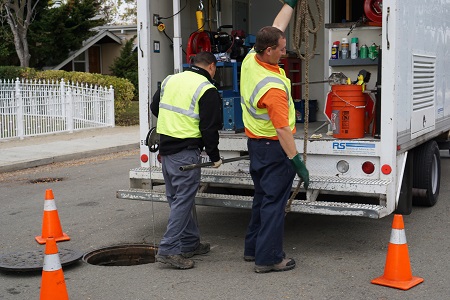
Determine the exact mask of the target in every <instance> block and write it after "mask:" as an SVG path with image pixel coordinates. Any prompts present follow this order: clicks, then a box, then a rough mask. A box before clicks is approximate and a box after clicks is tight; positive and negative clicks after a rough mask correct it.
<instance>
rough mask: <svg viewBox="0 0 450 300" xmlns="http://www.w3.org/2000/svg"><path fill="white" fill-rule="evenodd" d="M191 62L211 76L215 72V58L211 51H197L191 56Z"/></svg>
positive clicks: (212, 76)
mask: <svg viewBox="0 0 450 300" xmlns="http://www.w3.org/2000/svg"><path fill="white" fill-rule="evenodd" d="M192 64H193V65H194V66H197V67H200V68H202V69H205V70H206V71H208V73H209V74H210V75H211V78H214V75H215V74H216V64H217V59H216V57H215V56H214V54H212V53H211V52H205V51H203V52H199V53H197V54H196V55H195V56H194V57H192Z"/></svg>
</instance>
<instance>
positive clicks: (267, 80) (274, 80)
mask: <svg viewBox="0 0 450 300" xmlns="http://www.w3.org/2000/svg"><path fill="white" fill-rule="evenodd" d="M269 83H275V84H281V85H283V86H284V90H285V91H286V98H287V99H289V89H288V87H287V86H286V85H285V84H284V82H283V80H281V79H280V78H277V77H266V78H264V79H263V80H261V81H260V82H258V84H257V85H256V88H255V89H254V90H253V93H252V95H251V96H250V99H249V102H250V105H251V106H250V107H248V106H247V105H245V102H244V98H242V96H241V103H242V104H244V105H245V107H246V108H247V111H248V113H249V114H251V115H252V117H253V118H255V119H262V120H266V121H268V120H270V119H269V115H268V114H267V113H263V114H257V113H256V107H257V105H258V101H259V99H260V98H258V99H257V100H258V101H256V103H255V99H256V96H257V95H258V93H259V92H260V91H261V89H262V88H264V87H265V86H266V85H267V84H269Z"/></svg>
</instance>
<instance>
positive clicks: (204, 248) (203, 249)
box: [181, 243, 211, 258]
mask: <svg viewBox="0 0 450 300" xmlns="http://www.w3.org/2000/svg"><path fill="white" fill-rule="evenodd" d="M210 249H211V245H210V244H209V243H200V244H198V246H197V248H195V250H194V251H191V252H186V253H181V255H182V256H183V257H184V258H191V257H192V256H194V255H202V254H206V253H208V252H209V250H210Z"/></svg>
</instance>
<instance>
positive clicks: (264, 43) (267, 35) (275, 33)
mask: <svg viewBox="0 0 450 300" xmlns="http://www.w3.org/2000/svg"><path fill="white" fill-rule="evenodd" d="M280 38H285V35H284V32H283V31H281V30H280V29H278V28H276V27H273V26H266V27H263V28H261V29H260V30H259V31H258V33H256V43H255V46H254V47H255V51H256V52H257V53H261V52H262V51H264V50H265V49H267V47H273V46H278V40H279V39H280Z"/></svg>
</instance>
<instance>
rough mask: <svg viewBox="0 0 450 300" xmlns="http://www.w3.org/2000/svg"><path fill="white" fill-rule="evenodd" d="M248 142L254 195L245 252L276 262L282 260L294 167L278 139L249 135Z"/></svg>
mask: <svg viewBox="0 0 450 300" xmlns="http://www.w3.org/2000/svg"><path fill="white" fill-rule="evenodd" d="M247 145H248V151H249V155H250V175H251V176H252V179H253V183H254V186H255V195H254V197H253V206H252V215H251V219H250V224H249V225H248V228H247V234H246V237H245V250H244V255H245V256H255V264H257V265H273V264H277V263H280V262H281V261H282V260H283V236H284V217H285V212H284V209H285V206H286V203H287V200H288V199H289V195H290V192H291V189H292V183H293V180H294V177H295V171H294V168H293V167H292V165H291V162H290V161H289V158H288V157H287V155H286V153H285V152H284V151H283V149H282V148H281V145H280V142H279V141H273V140H267V139H261V140H257V139H249V140H248V142H247Z"/></svg>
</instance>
